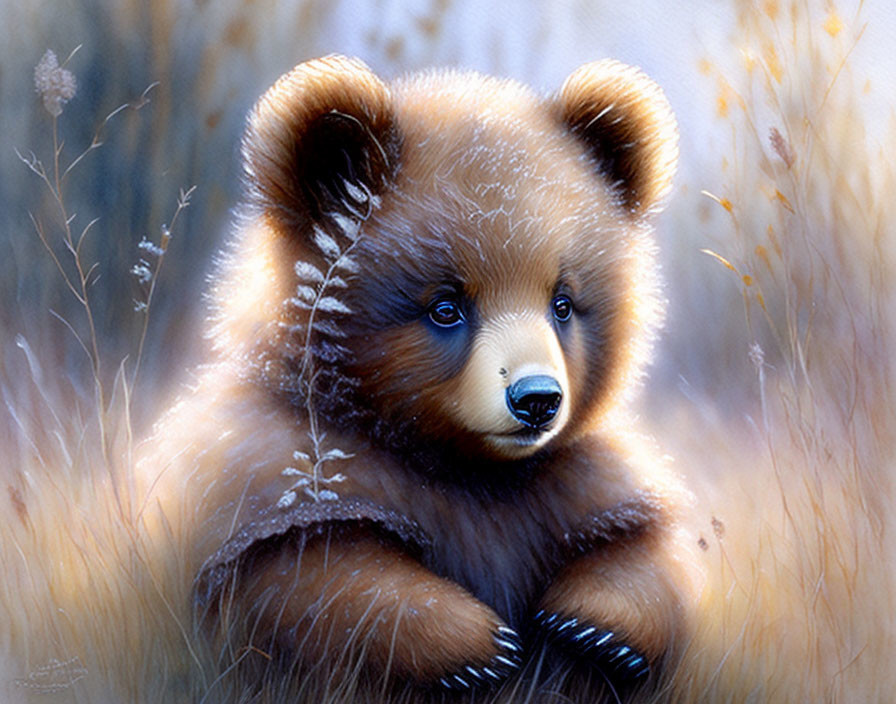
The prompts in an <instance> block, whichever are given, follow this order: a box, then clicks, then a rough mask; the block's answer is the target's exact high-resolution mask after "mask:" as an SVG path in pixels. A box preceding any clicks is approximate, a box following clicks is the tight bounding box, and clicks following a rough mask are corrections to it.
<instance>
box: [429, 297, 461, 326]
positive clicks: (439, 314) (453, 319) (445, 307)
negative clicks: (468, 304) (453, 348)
mask: <svg viewBox="0 0 896 704" xmlns="http://www.w3.org/2000/svg"><path fill="white" fill-rule="evenodd" d="M429 319H430V320H431V321H432V322H434V323H435V324H436V325H438V326H439V327H440V328H452V327H454V326H455V325H459V324H460V323H462V322H463V319H464V315H463V313H462V312H461V309H460V306H459V305H458V303H457V301H455V300H454V299H453V298H440V299H438V300H437V301H435V302H434V303H433V304H432V305H431V306H430V307H429Z"/></svg>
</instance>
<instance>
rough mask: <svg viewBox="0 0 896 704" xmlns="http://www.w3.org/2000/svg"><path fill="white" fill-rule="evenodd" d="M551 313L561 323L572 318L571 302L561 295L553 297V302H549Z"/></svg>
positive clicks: (567, 297)
mask: <svg viewBox="0 0 896 704" xmlns="http://www.w3.org/2000/svg"><path fill="white" fill-rule="evenodd" d="M551 311H552V312H553V313H554V317H555V318H556V319H557V320H559V321H560V322H561V323H565V322H566V321H567V320H569V319H570V318H571V317H572V301H571V300H570V298H569V296H564V295H562V294H561V295H559V296H554V300H553V301H551Z"/></svg>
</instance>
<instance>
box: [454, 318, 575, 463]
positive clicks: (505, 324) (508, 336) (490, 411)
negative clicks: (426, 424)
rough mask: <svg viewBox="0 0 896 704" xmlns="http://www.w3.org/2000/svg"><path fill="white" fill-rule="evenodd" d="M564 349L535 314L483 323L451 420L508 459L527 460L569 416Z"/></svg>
mask: <svg viewBox="0 0 896 704" xmlns="http://www.w3.org/2000/svg"><path fill="white" fill-rule="evenodd" d="M569 394H570V389H569V381H568V378H567V374H566V363H565V360H564V357H563V350H562V349H561V347H560V342H559V340H558V339H557V335H556V333H555V332H554V328H553V327H552V326H551V324H550V323H549V322H548V321H547V320H546V319H545V318H544V317H543V316H542V315H540V314H535V313H533V314H526V313H521V314H515V315H503V316H500V317H497V318H494V319H491V320H486V321H485V323H484V325H483V326H482V328H481V329H480V331H479V333H478V334H477V336H476V339H475V340H474V342H473V349H472V351H471V353H470V359H469V361H468V363H467V365H466V367H465V368H464V371H463V373H462V375H461V379H460V394H459V398H458V399H457V401H458V402H457V403H456V404H454V405H453V409H452V410H453V413H454V414H455V419H456V420H457V421H458V422H459V423H460V424H461V425H462V426H463V427H465V428H466V429H468V430H470V431H473V432H475V433H476V434H478V435H480V436H481V437H482V438H483V441H484V442H485V444H486V445H487V446H488V447H490V448H491V449H492V450H494V451H495V452H496V453H497V454H499V455H502V456H504V457H507V458H508V459H512V458H519V457H526V456H528V455H531V454H532V453H534V452H535V451H537V450H538V449H539V448H541V447H543V446H544V445H545V444H546V443H547V442H548V441H550V439H551V438H553V437H554V436H556V435H557V433H559V432H560V430H561V429H562V428H563V426H564V425H565V424H566V420H567V418H568V416H569V408H570V398H569Z"/></svg>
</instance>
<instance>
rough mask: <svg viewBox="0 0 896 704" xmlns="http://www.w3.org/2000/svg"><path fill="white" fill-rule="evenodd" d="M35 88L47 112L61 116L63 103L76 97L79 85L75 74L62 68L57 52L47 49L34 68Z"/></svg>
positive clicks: (54, 115)
mask: <svg viewBox="0 0 896 704" xmlns="http://www.w3.org/2000/svg"><path fill="white" fill-rule="evenodd" d="M34 88H35V90H36V91H37V92H38V93H40V97H41V98H42V99H43V101H44V107H45V108H46V109H47V112H48V113H50V114H51V115H52V116H53V117H59V116H60V115H61V114H62V106H63V104H65V103H67V102H68V101H69V100H71V99H72V98H74V97H75V92H76V91H77V89H78V86H77V82H76V81H75V75H74V74H73V73H72V72H71V71H69V70H68V69H65V68H62V67H61V66H60V65H59V60H58V59H57V58H56V54H55V53H53V51H51V50H50V49H47V51H46V53H44V55H43V57H42V58H41V60H40V61H39V62H38V64H37V66H36V67H35V68H34Z"/></svg>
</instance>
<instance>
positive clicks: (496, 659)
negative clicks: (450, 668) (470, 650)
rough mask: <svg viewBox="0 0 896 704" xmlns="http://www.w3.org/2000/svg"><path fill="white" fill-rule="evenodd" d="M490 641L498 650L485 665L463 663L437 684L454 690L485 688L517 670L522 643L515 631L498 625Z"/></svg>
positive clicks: (521, 659) (521, 661) (521, 652)
mask: <svg viewBox="0 0 896 704" xmlns="http://www.w3.org/2000/svg"><path fill="white" fill-rule="evenodd" d="M492 641H493V642H494V644H495V645H496V646H497V648H498V652H497V654H495V655H493V656H492V659H491V660H489V662H488V663H487V664H486V665H482V666H479V667H474V666H473V665H465V666H464V667H463V668H462V669H461V670H459V671H458V672H455V673H452V674H450V675H445V676H444V677H442V678H440V679H439V684H440V685H441V686H442V687H443V688H444V689H448V690H451V691H454V692H458V691H466V690H470V689H475V688H478V687H483V688H487V687H491V686H493V685H496V684H499V683H500V682H503V681H504V680H505V679H506V678H507V677H508V676H509V675H510V674H511V673H512V672H513V671H514V670H518V669H519V668H520V665H522V663H523V658H522V655H523V644H522V641H521V640H520V637H519V635H518V634H517V632H516V631H514V630H513V629H512V628H508V627H507V626H499V627H498V630H497V632H496V633H495V634H494V635H493V636H492Z"/></svg>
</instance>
